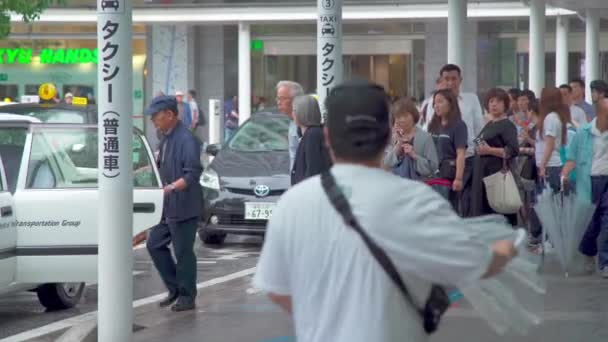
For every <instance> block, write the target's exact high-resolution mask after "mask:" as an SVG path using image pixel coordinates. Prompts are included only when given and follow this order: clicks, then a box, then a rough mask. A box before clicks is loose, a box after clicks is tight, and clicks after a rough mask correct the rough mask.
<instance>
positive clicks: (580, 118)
mask: <svg viewBox="0 0 608 342" xmlns="http://www.w3.org/2000/svg"><path fill="white" fill-rule="evenodd" d="M559 90H560V92H561V93H562V99H563V100H564V103H565V104H566V105H567V106H568V108H570V119H571V121H572V124H573V125H574V127H576V128H579V127H580V126H582V125H583V124H586V123H587V114H585V111H584V110H583V109H582V108H581V107H579V106H577V105H575V104H574V98H573V97H572V87H571V86H570V85H568V84H562V85H561V86H559Z"/></svg>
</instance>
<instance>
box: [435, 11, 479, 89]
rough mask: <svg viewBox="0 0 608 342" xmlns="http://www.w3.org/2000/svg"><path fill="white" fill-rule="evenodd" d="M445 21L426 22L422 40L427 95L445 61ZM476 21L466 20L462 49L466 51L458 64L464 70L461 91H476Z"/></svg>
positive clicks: (446, 34)
mask: <svg viewBox="0 0 608 342" xmlns="http://www.w3.org/2000/svg"><path fill="white" fill-rule="evenodd" d="M447 27H448V26H447V22H445V21H443V22H442V21H431V22H428V23H426V34H425V40H424V56H425V58H424V62H425V64H424V89H425V96H428V95H429V94H430V93H431V92H432V91H433V90H434V89H435V80H436V79H437V77H438V76H439V70H440V69H441V67H443V66H444V65H445V63H447V61H448V60H447V54H446V51H445V47H446V46H447V43H448V33H447ZM477 42H478V23H477V22H468V23H467V24H466V29H465V43H464V47H463V49H464V51H467V52H468V53H467V54H466V58H465V60H464V62H463V63H464V65H460V67H461V68H462V69H463V70H466V71H465V72H464V75H463V77H464V80H463V83H462V91H464V92H473V93H476V92H477V91H478V80H477V78H478V76H477V73H478V66H477V60H478V58H479V56H478V55H477V54H478V52H477V51H478V46H477Z"/></svg>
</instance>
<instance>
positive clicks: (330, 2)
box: [321, 0, 336, 9]
mask: <svg viewBox="0 0 608 342" xmlns="http://www.w3.org/2000/svg"><path fill="white" fill-rule="evenodd" d="M321 4H322V5H323V8H325V9H332V8H334V6H335V5H336V0H322V1H321Z"/></svg>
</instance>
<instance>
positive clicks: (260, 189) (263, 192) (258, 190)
mask: <svg viewBox="0 0 608 342" xmlns="http://www.w3.org/2000/svg"><path fill="white" fill-rule="evenodd" d="M253 193H255V195H256V196H258V197H266V196H268V195H269V194H270V187H268V185H256V187H255V188H254V189H253Z"/></svg>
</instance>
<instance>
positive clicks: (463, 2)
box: [448, 0, 473, 71]
mask: <svg viewBox="0 0 608 342" xmlns="http://www.w3.org/2000/svg"><path fill="white" fill-rule="evenodd" d="M466 24H467V0H449V1H448V63H451V64H456V65H458V66H460V67H461V68H463V71H464V64H465V55H466V46H465V45H466V44H465V31H466ZM472 52H473V51H472Z"/></svg>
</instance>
